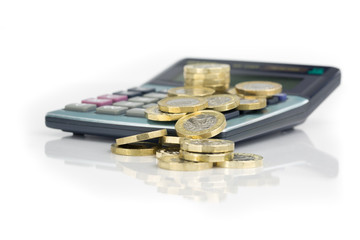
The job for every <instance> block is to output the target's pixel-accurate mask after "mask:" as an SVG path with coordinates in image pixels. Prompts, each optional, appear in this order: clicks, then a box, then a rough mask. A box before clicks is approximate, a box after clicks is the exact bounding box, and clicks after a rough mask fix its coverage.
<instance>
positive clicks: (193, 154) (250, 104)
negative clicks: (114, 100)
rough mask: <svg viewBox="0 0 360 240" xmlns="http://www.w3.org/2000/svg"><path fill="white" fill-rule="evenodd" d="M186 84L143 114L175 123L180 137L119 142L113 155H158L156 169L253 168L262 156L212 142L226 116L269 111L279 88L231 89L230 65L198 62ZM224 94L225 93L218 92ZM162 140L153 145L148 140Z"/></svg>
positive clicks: (161, 134)
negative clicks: (253, 111)
mask: <svg viewBox="0 0 360 240" xmlns="http://www.w3.org/2000/svg"><path fill="white" fill-rule="evenodd" d="M184 79H185V86H184V87H177V88H172V89H170V90H169V91H168V95H169V97H167V98H164V99H162V100H160V101H159V102H158V104H157V106H153V107H149V108H147V109H146V110H145V116H146V118H147V119H149V120H152V121H176V123H175V130H176V133H177V136H167V131H166V129H162V130H157V131H152V132H148V133H142V134H138V135H134V136H128V137H124V138H118V139H116V144H112V146H111V151H112V152H113V153H115V154H120V155H131V156H146V155H155V154H156V158H157V159H158V166H159V167H160V168H163V169H168V170H180V171H195V170H204V169H208V168H212V167H213V166H216V167H224V168H255V167H260V166H262V157H261V156H259V155H256V154H250V153H234V142H232V141H228V140H220V139H212V137H215V136H216V135H218V134H219V133H221V132H222V131H223V130H224V128H225V127H226V119H225V116H224V114H223V113H222V112H225V111H230V110H233V109H237V110H240V111H252V110H258V109H263V108H265V107H266V104H267V99H269V98H271V97H272V96H274V95H275V94H278V93H281V91H282V86H281V84H278V83H274V82H268V81H251V82H242V83H238V84H237V85H236V86H235V88H232V89H228V88H229V85H230V65H228V64H217V63H198V64H190V65H185V66H184ZM219 92H221V93H222V94H220V93H219ZM156 138H158V139H159V143H158V144H155V143H152V142H148V140H152V139H156Z"/></svg>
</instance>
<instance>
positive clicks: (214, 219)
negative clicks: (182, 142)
mask: <svg viewBox="0 0 360 240" xmlns="http://www.w3.org/2000/svg"><path fill="white" fill-rule="evenodd" d="M355 2H356V1H314V0H313V1H297V2H295V1H224V0H221V1H219V0H218V1H209V0H208V1H179V2H174V1H74V0H71V1H66V0H63V1H1V2H0V79H1V86H2V87H1V100H2V111H1V125H0V126H1V138H0V141H1V146H2V147H1V152H2V156H1V167H0V185H1V188H0V189H1V190H0V191H1V196H0V203H1V204H0V226H1V230H0V238H1V239H135V238H137V239H145V238H150V237H151V238H157V239H184V238H195V237H197V238H201V239H208V238H210V239H226V238H230V239H240V238H243V239H245V238H249V237H250V238H254V239H264V238H277V239H340V238H344V239H359V232H358V229H357V228H358V220H357V217H358V216H359V214H360V211H359V201H360V198H359V186H358V185H359V180H360V178H359V166H360V163H359V154H358V148H359V140H358V136H359V133H360V132H359V127H358V123H359V121H358V115H356V113H357V112H358V102H357V97H358V94H359V90H358V89H359V87H360V85H359V81H360V79H359V74H358V72H359V58H358V56H359V54H360V49H359V46H358V45H359V43H360V37H359V22H360V17H359V13H358V11H359V9H358V7H356V6H355ZM183 57H203V58H206V57H209V58H220V59H221V58H223V59H235V60H249V61H269V62H284V63H300V64H314V65H329V66H335V67H339V68H340V69H341V70H342V74H343V75H342V83H341V86H340V87H339V88H338V89H337V90H336V91H335V92H333V94H331V96H330V97H329V98H328V99H326V101H325V102H323V104H322V105H321V106H320V107H319V108H318V109H316V111H315V112H314V113H313V114H312V115H311V116H310V117H309V118H308V120H307V121H306V122H305V123H304V124H302V125H300V126H299V127H297V128H296V130H295V131H294V132H290V133H288V134H284V135H281V136H278V135H276V136H272V137H268V138H265V139H260V140H256V141H251V142H248V143H245V144H242V145H239V146H238V149H237V150H238V151H241V152H246V151H250V152H254V153H259V154H262V155H264V157H265V158H264V165H265V166H264V170H266V171H265V175H264V174H263V175H262V174H255V175H251V174H252V173H248V174H250V175H246V174H245V175H241V174H240V175H241V176H240V177H239V178H235V177H234V176H235V175H236V174H239V173H238V172H236V174H235V173H234V172H233V173H232V172H230V173H229V172H224V171H223V172H213V173H212V172H210V173H211V174H205V175H204V176H205V177H204V179H205V180H204V181H205V183H206V181H207V179H210V178H212V177H214V179H212V180H211V181H215V182H214V183H213V182H212V183H213V184H215V185H210V187H208V188H206V186H205V187H204V186H200V189H201V190H202V191H203V192H205V193H206V194H205V195H199V194H198V193H199V192H198V191H194V192H193V191H191V188H186V189H185V190H186V191H185V190H184V191H185V193H184V192H181V191H177V190H176V187H171V186H170V187H169V186H168V185H166V184H167V181H165V180H160V181H159V179H158V177H159V176H163V177H166V176H168V177H169V178H171V179H185V180H186V179H190V180H193V179H195V180H196V179H198V176H197V175H194V176H193V175H181V174H175V173H164V172H161V171H160V172H156V168H151V166H153V165H152V164H153V162H152V159H148V158H143V159H142V160H137V159H135V160H134V161H144V162H146V163H144V166H147V168H148V169H147V170H149V169H150V170H153V171H155V172H156V173H151V174H145V173H143V172H142V171H140V170H139V169H141V166H140V167H139V165H141V164H138V165H136V167H135V168H127V166H128V165H126V164H123V165H121V164H119V165H120V166H117V165H116V164H114V163H115V161H114V158H113V156H111V154H110V153H109V145H110V143H111V141H110V140H105V139H98V138H85V139H81V138H72V137H69V136H70V134H68V133H64V132H61V131H57V130H53V129H48V128H46V127H45V124H44V116H45V114H46V112H47V111H50V110H55V109H59V108H62V107H63V106H64V105H65V104H67V103H71V102H79V101H80V100H81V99H84V98H87V97H93V96H98V95H100V94H103V93H108V92H113V91H114V90H120V89H126V88H129V87H132V86H136V85H140V84H141V83H143V82H145V81H147V80H148V79H150V78H151V77H153V76H154V75H156V74H157V73H159V72H160V71H161V70H163V69H164V68H166V67H168V66H169V65H170V64H172V63H173V62H175V61H177V60H179V59H181V58H183ZM69 149H70V150H69ZM115 160H116V159H115ZM117 160H119V159H117ZM122 160H124V159H120V160H119V162H121V161H122ZM125 160H126V159H125ZM149 163H150V164H149ZM124 166H125V167H124ZM130 166H131V164H130ZM134 169H135V170H134ZM154 169H155V170H154ZM147 170H146V171H147ZM159 174H160V175H159ZM201 176H202V175H200V177H201ZM231 177H234V179H233V180H232V181H230V182H229V183H228V184H229V185H227V186H226V187H224V186H223V185H222V184H224V179H225V180H226V179H227V180H228V179H229V178H231ZM190 180H189V181H190ZM195 180H194V181H195ZM194 181H190V183H189V186H190V187H199V186H198V185H199V182H197V183H195V182H194ZM149 182H151V183H152V184H149ZM191 184H193V185H191ZM195 184H198V185H195ZM216 184H219V186H217V185H216ZM159 186H160V187H159ZM213 186H216V187H219V188H220V189H221V193H219V194H218V192H216V191H215V190H214V191H212V189H215V188H212V187H213ZM164 189H166V190H164ZM189 189H190V190H189ZM223 190H224V191H223ZM164 191H166V192H169V193H171V194H166V193H163V192H164ZM198 200H199V201H198ZM354 217H355V218H354Z"/></svg>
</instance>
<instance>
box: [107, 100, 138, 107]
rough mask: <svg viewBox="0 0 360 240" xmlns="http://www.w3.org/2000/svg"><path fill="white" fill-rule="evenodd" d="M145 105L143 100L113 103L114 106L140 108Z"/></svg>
mask: <svg viewBox="0 0 360 240" xmlns="http://www.w3.org/2000/svg"><path fill="white" fill-rule="evenodd" d="M143 105H144V103H142V102H129V101H121V102H116V103H114V104H113V106H119V107H127V108H140V107H142V106H143Z"/></svg>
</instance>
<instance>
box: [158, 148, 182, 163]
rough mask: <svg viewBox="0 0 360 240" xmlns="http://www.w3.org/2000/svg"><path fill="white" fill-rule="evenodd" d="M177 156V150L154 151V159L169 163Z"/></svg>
mask: <svg viewBox="0 0 360 240" xmlns="http://www.w3.org/2000/svg"><path fill="white" fill-rule="evenodd" d="M178 156H179V148H166V149H159V150H157V151H156V158H157V159H158V160H161V161H169V160H170V159H172V158H174V157H178Z"/></svg>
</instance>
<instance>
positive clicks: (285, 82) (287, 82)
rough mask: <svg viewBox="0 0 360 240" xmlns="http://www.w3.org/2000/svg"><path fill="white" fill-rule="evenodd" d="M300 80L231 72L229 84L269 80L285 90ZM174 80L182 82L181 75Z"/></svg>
mask: <svg viewBox="0 0 360 240" xmlns="http://www.w3.org/2000/svg"><path fill="white" fill-rule="evenodd" d="M302 80H303V79H302V78H289V77H274V76H254V75H240V74H231V86H234V85H236V84H237V83H240V82H246V81H271V82H277V83H280V84H281V85H282V86H283V89H284V90H285V91H286V90H291V89H293V88H294V87H295V86H296V85H297V84H299V83H300V82H301V81H302ZM174 81H176V82H183V81H184V77H183V75H182V74H179V75H178V76H177V77H175V79H174Z"/></svg>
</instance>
